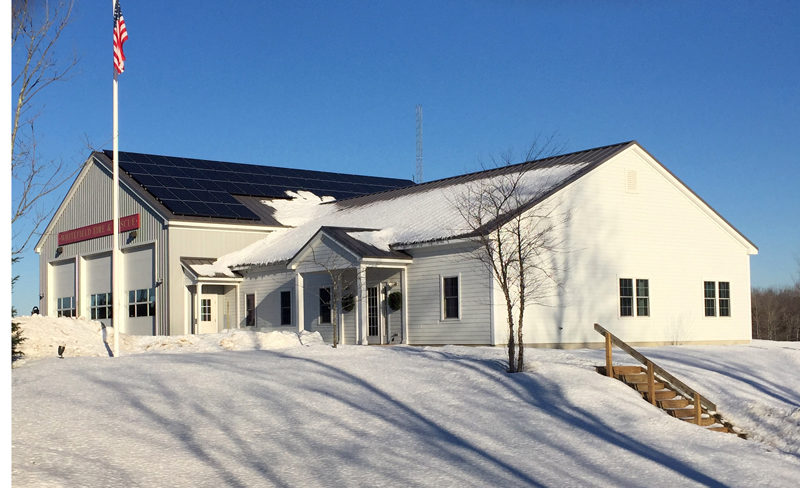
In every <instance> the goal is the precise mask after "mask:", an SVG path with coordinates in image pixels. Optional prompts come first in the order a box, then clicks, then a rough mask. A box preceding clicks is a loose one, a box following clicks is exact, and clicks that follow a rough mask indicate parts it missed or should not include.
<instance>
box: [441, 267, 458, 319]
mask: <svg viewBox="0 0 800 488" xmlns="http://www.w3.org/2000/svg"><path fill="white" fill-rule="evenodd" d="M442 303H443V305H444V306H443V308H444V318H445V319H457V318H459V313H458V312H459V310H458V308H459V307H458V276H451V277H448V278H443V279H442Z"/></svg>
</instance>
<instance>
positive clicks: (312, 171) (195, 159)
mask: <svg viewBox="0 0 800 488" xmlns="http://www.w3.org/2000/svg"><path fill="white" fill-rule="evenodd" d="M96 152H101V153H104V154H105V156H106V157H108V158H110V157H111V156H110V154H111V153H112V150H111V149H103V150H102V151H96ZM120 153H121V154H134V155H139V156H156V157H161V158H181V159H185V160H190V161H203V162H207V163H219V164H230V165H236V166H255V167H258V168H274V169H288V170H292V171H302V172H304V173H324V174H329V175H341V176H358V177H361V178H377V179H382V180H395V181H408V182H410V183H412V185H413V181H412V180H409V179H406V178H395V177H391V176H372V175H362V174H356V173H340V172H337V171H325V170H320V169H307V168H293V167H290V166H275V165H271V164H258V163H237V162H235V161H220V160H218V159H202V158H189V157H186V156H171V155H167V154H153V153H142V152H135V151H120Z"/></svg>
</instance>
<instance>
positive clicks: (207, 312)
mask: <svg viewBox="0 0 800 488" xmlns="http://www.w3.org/2000/svg"><path fill="white" fill-rule="evenodd" d="M199 322H200V327H199V330H198V332H199V333H200V334H216V333H217V332H218V331H219V329H218V328H217V295H201V296H200V321H199Z"/></svg>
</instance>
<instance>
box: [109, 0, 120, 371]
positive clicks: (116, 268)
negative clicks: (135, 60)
mask: <svg viewBox="0 0 800 488" xmlns="http://www.w3.org/2000/svg"><path fill="white" fill-rule="evenodd" d="M113 4H114V2H113V1H112V5H113ZM118 101H119V88H118V86H117V73H116V71H115V72H114V116H113V117H114V134H113V140H114V142H113V146H114V156H113V168H112V173H113V177H112V178H113V180H114V183H113V189H112V190H111V199H112V201H113V204H112V208H113V210H112V211H111V213H112V215H111V222H112V224H111V226H112V229H113V231H112V237H111V239H112V242H113V244H112V246H111V282H112V283H111V296H112V297H113V299H114V300H113V302H112V303H113V305H112V308H111V313H112V314H113V315H112V316H113V317H114V322H113V323H114V357H119V328H120V324H121V323H122V315H121V314H120V308H121V307H120V306H119V304H120V301H121V299H122V297H121V296H120V292H119V275H120V270H121V266H120V264H121V263H120V252H119V110H118V108H117V104H118Z"/></svg>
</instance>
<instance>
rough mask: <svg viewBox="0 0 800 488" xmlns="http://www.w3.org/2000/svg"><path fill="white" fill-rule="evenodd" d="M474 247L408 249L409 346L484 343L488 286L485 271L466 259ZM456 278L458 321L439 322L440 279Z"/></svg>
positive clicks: (487, 337) (487, 325)
mask: <svg viewBox="0 0 800 488" xmlns="http://www.w3.org/2000/svg"><path fill="white" fill-rule="evenodd" d="M472 249H474V244H469V243H461V244H450V245H443V246H432V247H423V248H418V249H410V250H408V252H409V253H410V254H411V255H412V256H413V258H414V262H413V263H412V264H410V265H409V266H408V302H407V303H408V311H407V313H408V337H409V343H410V344H488V343H489V342H490V341H491V330H490V320H491V319H490V303H491V296H490V293H491V286H490V285H491V284H490V281H489V274H488V271H487V270H486V269H485V268H483V267H482V266H481V265H480V263H478V262H477V261H475V260H474V259H472V258H471V257H470V255H469V254H470V251H471V250H472ZM453 276H457V277H458V278H459V279H458V285H459V293H458V297H459V305H460V309H459V319H458V320H452V319H447V320H443V317H444V312H443V310H442V306H443V300H442V297H443V295H442V277H453Z"/></svg>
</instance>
